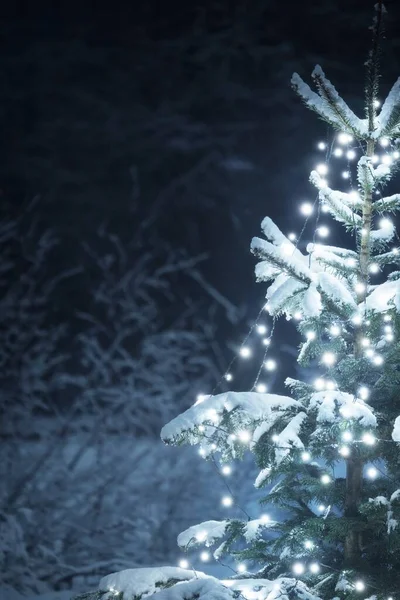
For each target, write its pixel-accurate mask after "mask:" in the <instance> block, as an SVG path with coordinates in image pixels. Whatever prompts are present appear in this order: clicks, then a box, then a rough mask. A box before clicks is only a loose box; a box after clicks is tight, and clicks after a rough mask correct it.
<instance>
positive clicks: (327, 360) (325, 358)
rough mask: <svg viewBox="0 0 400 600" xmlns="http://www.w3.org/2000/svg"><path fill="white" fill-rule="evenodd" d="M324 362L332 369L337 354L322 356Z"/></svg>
mask: <svg viewBox="0 0 400 600" xmlns="http://www.w3.org/2000/svg"><path fill="white" fill-rule="evenodd" d="M322 362H323V363H324V364H325V365H326V366H327V367H331V366H332V365H334V364H335V362H336V354H334V353H333V352H324V353H323V355H322Z"/></svg>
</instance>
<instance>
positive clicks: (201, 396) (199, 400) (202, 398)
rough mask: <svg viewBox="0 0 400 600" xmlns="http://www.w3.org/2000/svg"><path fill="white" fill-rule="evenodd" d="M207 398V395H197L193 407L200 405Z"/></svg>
mask: <svg viewBox="0 0 400 600" xmlns="http://www.w3.org/2000/svg"><path fill="white" fill-rule="evenodd" d="M208 397H209V395H207V394H197V397H196V402H195V405H196V404H201V403H202V402H204V400H206V399H207V398H208Z"/></svg>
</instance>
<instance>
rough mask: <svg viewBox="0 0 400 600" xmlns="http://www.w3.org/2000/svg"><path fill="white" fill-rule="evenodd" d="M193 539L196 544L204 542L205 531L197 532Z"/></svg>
mask: <svg viewBox="0 0 400 600" xmlns="http://www.w3.org/2000/svg"><path fill="white" fill-rule="evenodd" d="M195 538H196V540H197V541H198V542H204V541H205V540H206V539H207V532H206V531H203V530H201V531H198V532H197V533H196V535H195Z"/></svg>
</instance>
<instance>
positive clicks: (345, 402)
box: [309, 390, 377, 427]
mask: <svg viewBox="0 0 400 600" xmlns="http://www.w3.org/2000/svg"><path fill="white" fill-rule="evenodd" d="M309 407H310V409H311V410H316V412H317V417H316V420H317V423H340V422H342V421H343V418H346V419H354V420H356V421H359V423H360V425H363V426H364V427H376V426H377V421H376V417H375V415H374V414H373V412H372V409H371V407H370V406H368V405H367V404H366V403H365V402H363V401H362V400H360V399H358V398H355V397H354V396H352V395H351V394H347V393H346V392H340V391H338V390H325V391H322V392H315V393H314V394H312V396H311V399H310V404H309Z"/></svg>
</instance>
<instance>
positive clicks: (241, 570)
mask: <svg viewBox="0 0 400 600" xmlns="http://www.w3.org/2000/svg"><path fill="white" fill-rule="evenodd" d="M237 570H238V572H239V573H245V572H246V570H247V567H246V565H245V564H244V563H239V564H238V566H237Z"/></svg>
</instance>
